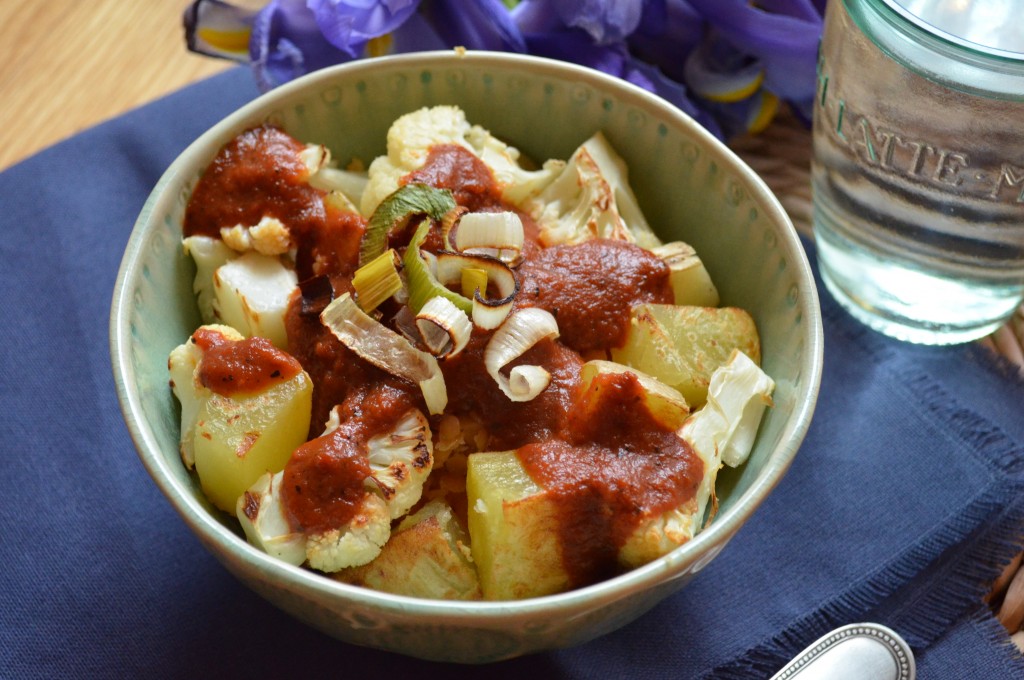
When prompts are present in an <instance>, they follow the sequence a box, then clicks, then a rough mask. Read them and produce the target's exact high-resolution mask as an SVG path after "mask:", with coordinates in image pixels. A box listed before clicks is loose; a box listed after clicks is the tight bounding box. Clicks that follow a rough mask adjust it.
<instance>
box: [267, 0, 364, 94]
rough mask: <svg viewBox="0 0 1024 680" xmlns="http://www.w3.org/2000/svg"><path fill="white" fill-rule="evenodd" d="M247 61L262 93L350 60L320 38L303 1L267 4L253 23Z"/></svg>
mask: <svg viewBox="0 0 1024 680" xmlns="http://www.w3.org/2000/svg"><path fill="white" fill-rule="evenodd" d="M249 58H250V61H251V64H252V69H253V72H254V74H255V77H256V84H257V86H258V87H259V88H260V89H261V90H263V91H264V92H266V91H268V90H270V89H272V88H274V87H277V86H278V85H280V84H282V83H285V82H288V81H289V80H292V79H294V78H297V77H299V76H301V75H304V74H306V73H310V72H312V71H315V70H317V69H321V68H324V67H326V66H330V65H332V64H340V63H342V62H346V61H350V60H351V59H352V56H351V55H350V54H349V53H348V52H345V51H344V50H340V49H338V48H337V47H335V46H334V45H332V44H331V43H330V42H328V41H327V39H326V38H324V36H323V34H322V33H321V32H320V28H319V26H318V25H317V23H316V17H315V16H314V15H313V12H312V11H311V10H309V9H308V8H307V7H306V4H305V2H303V0H271V2H270V3H268V4H267V5H266V6H265V7H264V8H263V9H262V10H260V12H259V14H257V15H256V18H255V20H254V21H253V27H252V38H251V40H250V42H249Z"/></svg>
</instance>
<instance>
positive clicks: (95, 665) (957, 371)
mask: <svg viewBox="0 0 1024 680" xmlns="http://www.w3.org/2000/svg"><path fill="white" fill-rule="evenodd" d="M256 94H257V91H256V88H255V86H254V85H253V84H252V81H251V76H250V74H249V73H248V72H247V71H244V70H241V69H238V70H233V71H229V72H227V73H226V74H223V75H220V76H217V77H215V78H213V79H211V80H209V81H206V82H203V83H200V84H198V85H195V86H192V87H190V88H187V89H185V90H183V91H181V92H179V93H176V94H174V95H172V96H171V97H169V98H166V99H163V100H161V101H158V102H155V103H153V104H151V105H149V106H146V107H144V108H142V109H139V110H136V111H134V112H131V113H129V114H126V115H124V116H122V117H120V118H117V119H115V120H113V121H110V122H108V123H105V124H103V125H100V126H98V127H96V128H94V129H91V130H89V131H87V132H84V133H82V134H80V135H78V136H76V137H74V138H72V139H70V140H67V141H66V142H63V143H61V144H59V145H57V146H56V147H53V148H51V149H48V150H46V151H43V152H42V153H40V154H38V155H37V156H35V157H33V158H31V159H29V160H27V161H25V162H23V163H20V164H18V165H16V166H14V167H12V168H10V169H8V170H6V171H5V172H3V173H0V207H2V209H0V272H2V273H0V276H2V283H3V295H2V296H0V323H2V324H3V328H4V332H3V342H2V343H0V366H2V370H3V387H2V389H0V450H2V453H0V565H2V570H3V571H2V574H3V577H2V578H0V677H4V678H32V677H39V678H53V677H150V678H181V677H246V678H258V677H317V676H325V675H327V674H331V675H337V674H339V673H342V672H345V673H346V674H347V675H351V676H352V677H359V676H363V677H389V678H390V677H412V676H413V675H414V674H415V675H416V676H420V675H421V674H423V673H444V674H445V675H446V676H448V677H452V678H461V677H478V676H483V675H485V676H487V677H489V678H495V679H500V678H506V677H507V678H516V679H517V680H519V679H520V678H522V677H564V678H570V677H571V678H583V677H631V678H699V677H716V678H728V677H737V678H749V677H765V676H767V675H770V674H771V672H773V671H774V670H776V669H778V667H779V666H780V665H781V664H782V663H783V662H784V661H785V659H787V658H788V657H790V656H792V655H794V654H796V653H797V652H798V651H799V650H800V649H802V648H803V647H804V646H806V645H807V644H809V643H810V642H812V641H813V640H815V639H816V638H817V637H819V636H820V635H822V634H824V633H825V632H827V631H828V630H830V629H831V628H832V627H834V626H837V625H841V624H846V623H853V622H858V621H865V620H876V621H880V622H882V623H885V624H888V625H889V626H891V627H892V628H894V629H895V630H897V631H898V632H900V633H901V634H903V635H904V637H906V638H907V639H908V640H909V641H910V642H911V643H912V645H913V646H914V648H915V652H916V654H917V658H918V664H919V668H920V669H921V671H922V677H928V678H964V677H972V678H973V677H978V678H980V677H984V678H1002V677H1006V678H1011V677H1016V678H1021V677H1024V661H1022V659H1021V657H1020V655H1018V654H1017V653H1016V652H1015V651H1014V650H1013V648H1011V647H1010V645H1009V642H1008V638H1007V636H1006V635H1005V633H1003V632H1002V630H1001V629H1000V628H999V627H998V624H997V623H996V622H995V621H994V620H993V619H992V617H991V616H990V615H989V614H988V612H987V610H986V609H985V607H984V606H983V605H982V604H981V596H982V594H983V593H984V592H985V591H986V590H987V587H988V586H987V583H988V582H989V581H991V579H992V578H994V576H995V575H996V574H997V573H998V572H999V570H1000V567H1001V565H1002V564H1005V563H1006V562H1007V561H1008V559H1009V557H1010V556H1011V555H1012V554H1013V552H1014V551H1015V550H1016V549H1017V548H1018V545H1019V541H1020V539H1021V535H1022V530H1024V417H1022V416H1024V384H1022V382H1021V381H1020V380H1019V379H1018V378H1017V377H1016V376H1015V374H1014V373H1013V372H1012V371H1011V370H1010V367H1008V366H1005V365H1002V364H1000V363H999V362H998V361H996V360H994V359H993V358H992V357H990V356H989V355H988V354H987V353H986V352H985V351H984V350H982V349H979V348H978V347H976V346H962V347H952V348H923V347H915V346H909V345H903V344H899V343H896V342H893V341H891V340H888V339H886V338H884V337H881V336H879V335H876V334H874V333H872V332H870V331H867V330H864V329H863V328H862V327H860V326H858V325H857V324H856V323H855V322H854V321H852V320H851V319H849V318H848V317H847V316H846V315H845V314H843V313H842V312H841V311H840V310H838V309H837V308H836V306H835V304H834V303H833V301H832V300H831V299H830V298H829V296H828V295H827V294H823V295H822V304H823V308H824V315H825V319H824V325H825V332H826V359H825V370H824V380H823V384H822V389H821V397H820V400H819V402H818V408H817V412H816V415H815V418H814V421H813V424H812V426H811V428H810V432H809V433H808V436H807V439H806V441H805V443H804V445H803V447H802V449H801V451H800V453H799V455H798V456H797V458H796V461H795V462H794V464H793V466H792V468H791V469H790V471H789V473H788V474H787V476H786V477H785V479H784V480H783V482H782V483H781V484H780V486H779V487H778V488H777V489H776V491H775V492H774V493H773V494H772V496H771V497H770V498H769V499H768V501H767V502H766V503H765V504H764V505H763V506H762V508H761V509H760V510H759V511H758V512H757V513H756V514H755V516H754V517H753V518H752V520H751V521H750V523H749V524H748V525H747V526H746V527H744V529H743V530H742V531H740V533H739V534H738V535H737V536H736V537H735V538H734V539H733V540H732V541H731V543H730V544H729V545H728V547H727V548H726V549H725V550H724V551H723V553H722V554H721V555H720V556H719V557H718V558H717V559H716V560H715V561H714V562H712V564H711V565H710V566H709V567H707V568H706V569H705V570H704V571H702V572H701V573H700V574H699V575H698V576H697V577H696V578H695V579H694V581H693V582H692V583H691V584H689V585H688V586H687V587H686V588H684V589H683V590H682V591H680V592H679V593H677V594H676V595H674V596H673V597H671V598H670V599H668V600H666V601H665V602H663V603H662V604H660V605H659V606H658V607H656V608H655V609H654V610H653V611H651V612H650V613H649V614H647V615H645V616H644V617H642V618H641V619H640V620H638V621H636V622H635V623H633V624H632V625H630V626H628V627H626V628H625V629H623V630H620V631H617V632H615V633H612V634H610V635H607V636H605V637H603V638H601V639H599V640H596V641H594V642H592V643H589V644H586V645H582V646H580V647H576V648H573V649H566V650H559V651H555V652H551V653H545V654H539V655H534V656H530V657H526V658H520V659H515V660H512V661H508V662H504V663H501V664H495V665H493V666H489V667H486V668H479V667H455V666H452V667H448V666H441V665H439V664H430V663H426V662H422V661H416V660H412V659H408V658H404V657H401V656H396V655H391V654H386V653H383V652H377V651H374V650H369V649H362V648H356V647H353V646H349V645H346V644H343V643H340V642H336V641H334V640H332V639H330V638H328V637H326V636H324V635H322V634H320V633H318V632H315V631H313V630H311V629H309V628H307V627H305V626H304V625H302V624H300V623H298V622H296V621H294V620H293V619H291V618H289V617H288V616H287V615H285V614H283V613H281V612H280V611H278V610H277V609H275V608H274V607H272V606H271V605H269V604H267V603H266V602H264V601H263V600H261V599H260V598H259V597H257V596H256V595H254V594H253V593H251V592H250V591H248V590H247V589H245V588H244V587H242V586H241V585H239V583H237V582H236V581H235V580H234V578H233V577H231V576H230V575H229V574H228V573H227V572H226V571H225V570H224V569H223V568H222V567H221V566H220V565H219V563H217V562H216V561H215V560H214V559H213V557H211V555H210V554H209V553H207V552H206V551H205V549H204V548H203V547H202V546H201V545H200V544H199V542H198V541H197V540H196V539H195V538H194V537H193V536H192V535H191V534H190V532H189V531H188V530H187V529H186V527H185V525H184V524H183V523H182V522H181V521H180V520H179V518H178V517H177V515H176V514H175V513H174V511H173V510H172V509H171V507H170V506H169V504H168V503H167V501H166V500H165V499H164V498H163V496H162V495H161V494H160V492H159V491H158V490H157V488H156V486H155V485H154V484H153V483H152V482H151V481H150V480H149V478H148V477H147V475H146V472H145V470H144V469H143V467H142V465H141V464H140V463H139V461H138V459H137V458H136V456H135V453H134V449H133V446H132V443H131V441H130V439H129V437H128V434H127V431H126V428H125V426H124V424H123V422H122V420H121V415H120V411H119V409H118V405H117V403H116V399H115V393H114V386H113V381H112V377H111V368H110V361H109V356H108V349H107V348H108V337H107V318H108V311H109V304H110V297H111V291H112V289H113V284H114V278H115V275H116V272H117V267H118V263H119V261H120V257H121V253H122V250H123V248H124V245H125V243H126V241H127V238H128V234H129V231H130V229H131V227H132V224H133V223H134V220H135V217H136V215H137V213H138V211H139V209H140V208H141V207H142V204H143V202H144V200H145V198H146V195H147V194H148V192H149V190H150V188H151V187H152V186H153V185H154V183H155V182H156V180H157V178H158V177H159V176H160V174H161V172H162V171H163V170H164V169H165V168H166V166H167V165H168V164H169V163H170V162H171V161H172V160H173V158H174V157H175V156H176V155H177V154H178V153H179V152H180V151H181V150H182V149H183V148H184V147H185V146H186V145H187V144H188V143H189V142H190V141H191V140H192V139H194V138H195V137H196V136H198V135H199V134H200V133H202V132H203V131H204V130H205V129H207V128H208V127H209V126H210V125H212V124H213V123H214V122H215V121H216V120H218V119H219V118H221V117H222V116H224V115H225V114H227V113H229V112H230V111H231V110H233V109H235V108H236V107H237V106H239V105H241V104H243V103H244V102H246V101H248V100H250V99H251V98H253V97H254V96H256ZM807 247H808V249H809V251H810V252H811V254H812V256H813V245H812V244H808V245H807Z"/></svg>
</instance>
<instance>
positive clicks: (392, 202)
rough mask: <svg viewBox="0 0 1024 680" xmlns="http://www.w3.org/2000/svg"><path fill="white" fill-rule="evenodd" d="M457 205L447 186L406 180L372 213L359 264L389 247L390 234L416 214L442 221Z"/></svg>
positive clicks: (360, 246) (361, 245)
mask: <svg viewBox="0 0 1024 680" xmlns="http://www.w3.org/2000/svg"><path fill="white" fill-rule="evenodd" d="M455 208H456V206H455V199H454V198H452V192H450V191H448V190H447V189H435V188H434V187H431V186H427V185H426V184H406V185H405V186H403V187H401V188H399V189H398V190H397V191H395V192H394V193H392V194H391V195H390V196H388V197H387V198H385V199H384V200H383V201H381V204H380V205H378V206H377V209H376V210H374V211H373V215H371V216H370V222H369V224H367V225H366V231H365V232H364V233H363V238H362V241H361V242H360V243H359V266H360V267H361V266H363V265H365V264H366V263H367V262H369V261H370V260H372V259H373V258H375V257H377V256H378V255H380V254H381V253H383V252H384V251H385V250H387V248H388V235H389V234H390V233H391V232H392V231H393V230H395V229H396V228H398V227H400V226H404V225H405V224H406V223H407V221H408V220H409V218H410V217H412V216H413V215H429V216H430V217H431V219H434V220H438V221H440V220H442V219H444V216H445V215H446V214H447V213H448V212H449V211H451V210H455Z"/></svg>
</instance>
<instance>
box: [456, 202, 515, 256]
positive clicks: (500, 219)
mask: <svg viewBox="0 0 1024 680" xmlns="http://www.w3.org/2000/svg"><path fill="white" fill-rule="evenodd" d="M455 249H456V250H458V251H459V252H461V253H479V254H483V255H490V256H492V257H496V258H498V259H499V260H502V261H503V262H514V261H517V260H519V257H520V253H521V252H522V250H523V221H522V220H521V219H520V218H519V215H517V214H516V213H514V212H482V213H481V212H477V213H468V214H466V215H463V216H462V219H461V220H459V228H458V229H456V230H455Z"/></svg>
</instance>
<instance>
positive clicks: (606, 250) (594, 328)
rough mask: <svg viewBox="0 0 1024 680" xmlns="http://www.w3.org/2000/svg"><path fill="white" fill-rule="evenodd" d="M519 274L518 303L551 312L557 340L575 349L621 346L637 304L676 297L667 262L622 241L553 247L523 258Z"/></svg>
mask: <svg viewBox="0 0 1024 680" xmlns="http://www.w3.org/2000/svg"><path fill="white" fill-rule="evenodd" d="M519 277H520V291H519V297H518V298H517V299H516V305H517V306H518V307H540V308H542V309H546V310H547V311H549V312H551V314H552V315H554V317H555V319H556V320H557V321H558V331H559V333H560V336H559V339H560V340H561V341H562V342H564V343H565V344H566V345H568V346H569V347H572V348H573V349H575V350H577V351H579V352H587V351H589V350H595V349H608V348H611V347H621V346H622V345H623V343H625V341H626V333H627V331H628V330H629V319H630V310H631V309H632V308H633V307H634V306H635V305H638V304H640V303H644V302H651V303H664V304H671V303H672V302H673V301H674V300H675V298H674V296H673V293H672V285H671V282H670V281H669V269H668V266H667V265H666V264H665V262H664V261H663V260H662V259H661V258H659V257H657V256H656V255H654V254H653V253H651V252H650V251H648V250H645V249H643V248H640V247H638V246H635V245H633V244H630V243H626V242H624V241H613V240H608V239H595V240H592V241H584V242H583V243H579V244H574V245H557V246H551V247H550V248H547V249H544V250H542V251H540V252H539V253H537V254H536V256H534V257H532V258H530V259H528V260H526V262H524V263H523V265H522V266H521V267H520V268H519Z"/></svg>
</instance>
